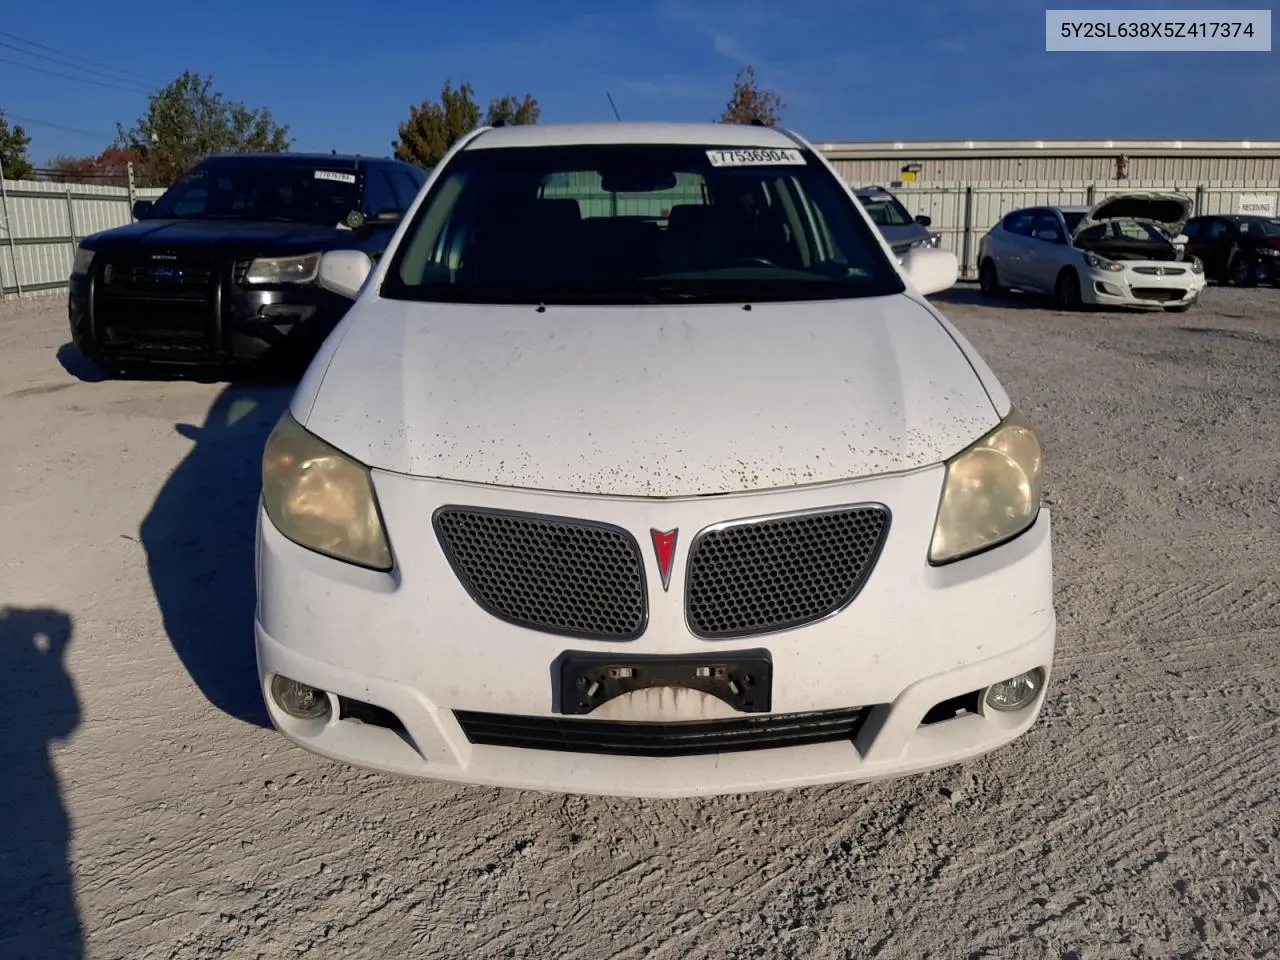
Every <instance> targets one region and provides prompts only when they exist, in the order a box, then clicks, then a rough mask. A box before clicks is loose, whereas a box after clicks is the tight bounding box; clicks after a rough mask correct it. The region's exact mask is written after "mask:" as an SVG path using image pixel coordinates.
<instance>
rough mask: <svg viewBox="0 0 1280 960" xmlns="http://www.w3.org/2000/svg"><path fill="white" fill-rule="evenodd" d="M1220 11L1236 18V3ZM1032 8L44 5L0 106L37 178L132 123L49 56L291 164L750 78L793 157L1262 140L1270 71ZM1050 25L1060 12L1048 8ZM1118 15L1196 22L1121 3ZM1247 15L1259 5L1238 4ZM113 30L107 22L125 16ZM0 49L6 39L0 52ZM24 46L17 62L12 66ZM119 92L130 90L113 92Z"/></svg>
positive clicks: (671, 105) (12, 29) (688, 116)
mask: <svg viewBox="0 0 1280 960" xmlns="http://www.w3.org/2000/svg"><path fill="white" fill-rule="evenodd" d="M1239 5H1240V4H1238V6H1239ZM1045 6H1046V4H1040V3H1035V2H1032V0H957V2H946V0H914V2H908V3H891V2H880V0H866V2H854V0H804V2H786V0H613V2H612V3H610V4H605V3H594V4H588V3H584V2H568V0H539V2H537V3H529V2H516V0H470V2H466V3H461V4H440V3H437V4H432V3H424V2H421V0H418V2H413V3H408V2H403V0H390V2H386V0H384V2H381V3H376V2H362V3H356V2H352V0H308V2H306V3H302V2H300V0H299V2H289V3H284V2H275V3H271V2H267V0H254V2H250V0H218V2H217V3H213V4H204V3H173V2H172V0H169V2H163V3H160V2H154V0H136V2H134V3H131V4H128V5H126V6H123V7H122V6H116V7H103V6H102V4H101V2H100V0H99V2H93V3H90V2H86V0H59V2H57V3H52V2H50V3H26V4H6V5H5V8H4V10H3V12H0V31H3V32H4V33H0V109H3V110H5V111H6V112H7V113H9V114H11V115H13V116H14V117H15V118H17V117H23V118H31V119H34V120H41V121H45V123H47V124H57V125H60V126H62V127H71V128H75V129H76V131H79V132H72V131H69V130H60V129H56V128H54V127H52V126H42V125H39V124H35V123H28V124H27V125H26V126H27V130H28V133H30V134H31V136H32V140H33V143H32V149H31V152H32V155H33V159H35V160H36V161H37V162H38V163H39V162H43V161H44V160H46V159H47V158H49V157H50V156H52V155H54V154H58V153H73V154H86V153H94V152H97V151H98V150H99V149H101V148H102V147H103V146H104V145H105V141H106V140H108V139H109V138H110V136H111V135H112V134H113V133H114V131H115V123H116V121H117V120H119V121H122V122H124V123H125V124H126V125H130V124H131V123H132V122H133V121H134V120H135V119H136V118H137V117H138V116H139V115H140V114H141V113H142V112H143V111H144V110H145V108H146V93H145V92H144V91H143V89H142V88H141V87H131V88H130V89H128V90H125V89H116V88H109V87H105V86H98V85H94V84H92V83H83V82H77V81H74V80H69V79H64V78H60V77H54V76H49V75H48V74H42V73H39V72H34V71H31V70H28V69H24V68H22V67H19V66H16V65H15V64H14V63H12V62H8V61H21V62H22V63H25V64H29V65H31V66H37V67H40V68H42V69H45V70H52V71H55V72H59V73H68V74H70V73H75V74H76V75H79V76H86V75H84V74H80V73H79V72H78V71H74V70H71V69H68V68H67V67H66V66H65V65H62V64H60V63H58V62H55V61H57V60H61V59H63V58H62V57H61V54H60V53H54V52H53V51H51V50H48V49H40V50H36V51H35V52H36V53H39V54H41V55H42V56H44V57H46V58H51V59H41V58H40V57H33V56H28V55H24V54H23V53H20V52H18V51H16V50H14V49H13V47H14V46H19V47H21V46H23V45H22V44H21V43H20V42H19V41H17V40H15V39H13V36H15V35H16V36H18V37H21V38H24V39H27V40H32V41H35V42H37V43H40V44H44V45H45V46H46V47H52V48H56V50H57V51H65V52H67V53H71V54H74V55H76V56H78V57H82V58H88V59H90V60H94V61H98V62H100V63H102V64H106V65H108V66H109V67H110V68H111V69H110V70H109V71H108V70H103V68H102V67H90V66H89V65H88V64H83V63H82V62H81V61H75V62H77V63H81V65H82V66H85V67H87V68H88V69H91V70H97V71H99V73H97V74H94V75H93V76H92V79H95V80H102V81H104V82H109V81H107V80H106V77H104V76H103V75H102V74H103V73H108V74H110V75H111V76H113V77H116V78H117V80H118V78H119V73H118V71H127V72H129V74H131V75H133V78H134V79H135V80H137V81H138V82H141V83H142V84H143V85H144V86H145V85H146V84H148V83H153V84H154V85H155V86H160V85H163V84H164V83H165V82H167V81H168V80H170V79H172V78H173V77H174V76H176V75H177V74H178V73H180V72H181V71H182V70H184V69H192V70H197V71H200V72H202V73H206V74H210V73H211V74H212V75H213V77H214V83H215V86H216V87H217V88H218V89H220V90H222V91H224V92H225V93H226V94H227V95H228V96H230V97H232V98H233V99H238V100H243V101H245V102H246V103H248V104H249V105H251V106H267V107H270V108H271V110H272V112H273V113H274V114H275V116H276V117H277V119H278V120H280V121H281V122H284V123H288V124H289V125H290V127H291V132H292V134H293V135H294V137H295V139H296V143H295V146H296V148H297V149H302V150H325V151H327V150H330V149H338V150H340V151H352V152H360V153H368V154H379V155H382V154H386V153H389V152H390V149H391V147H390V144H391V141H392V140H393V139H394V138H395V135H396V127H397V125H398V123H399V122H400V120H402V119H403V118H404V117H405V116H406V115H407V114H408V108H409V105H410V104H411V103H418V102H420V101H421V100H422V99H423V98H424V97H430V98H432V99H435V98H436V97H437V96H438V95H439V92H440V87H441V85H442V84H443V82H444V81H445V80H446V79H452V80H453V82H454V84H455V85H457V84H460V83H462V82H464V81H469V82H470V83H471V84H472V85H473V86H474V88H475V91H476V96H477V99H479V100H481V102H482V104H483V103H484V102H487V100H488V99H489V98H490V97H492V96H497V95H500V94H503V93H508V92H511V93H517V94H524V93H526V92H528V93H532V94H534V95H535V96H536V97H537V98H538V100H539V101H540V102H541V104H542V108H543V120H544V121H555V120H609V119H612V116H613V115H612V112H611V110H610V108H609V103H608V100H607V99H606V96H605V92H606V91H609V92H611V93H612V94H613V98H614V100H615V101H616V103H617V104H618V108H619V110H620V111H621V113H622V115H623V117H624V119H635V120H644V119H672V120H698V119H706V120H714V119H715V118H716V117H717V116H718V114H719V112H720V110H721V109H722V107H723V106H724V103H725V101H726V99H727V98H728V95H729V91H730V88H731V84H732V79H733V76H734V73H735V72H736V71H737V70H738V69H739V68H740V67H741V66H742V65H743V64H745V63H748V62H749V63H753V64H754V65H755V66H756V68H757V70H758V71H759V73H760V79H761V82H762V84H763V85H765V86H769V87H772V88H774V89H776V90H778V91H779V92H780V93H781V94H782V96H783V98H784V100H785V101H786V107H785V109H784V111H783V114H784V122H785V123H786V124H787V125H788V126H791V127H793V128H795V129H796V130H798V131H799V132H800V133H802V134H804V135H805V136H807V137H809V138H810V139H813V140H819V141H821V140H849V139H927V138H952V137H958V138H977V139H981V138H988V137H1030V138H1055V137H1116V138H1123V137H1170V138H1183V139H1195V138H1202V137H1205V138H1213V137H1230V138H1244V139H1276V138H1280V110H1278V109H1277V107H1276V100H1277V95H1278V94H1280V61H1278V60H1277V56H1278V54H1276V53H1242V54H1231V53H1213V54H1205V53H1149V54H1135V53H1097V54H1093V53H1046V52H1045V49H1044V45H1045V41H1044V16H1045ZM1054 6H1055V8H1056V7H1070V6H1071V4H1063V3H1059V4H1055V5H1054ZM1125 6H1126V7H1127V8H1129V9H1135V10H1137V9H1142V8H1145V9H1205V8H1212V7H1217V6H1220V5H1215V4H1213V3H1210V2H1207V0H1201V2H1199V3H1178V2H1176V0H1164V2H1162V3H1129V4H1126V5H1125ZM1252 6H1253V7H1254V8H1264V9H1267V8H1269V7H1267V6H1266V5H1264V4H1261V3H1257V2H1254V3H1253V4H1252ZM126 11H127V12H126ZM5 34H8V35H5ZM4 44H8V45H9V46H5V45H4ZM28 49H30V48H28ZM125 86H130V85H128V84H125Z"/></svg>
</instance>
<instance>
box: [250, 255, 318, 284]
mask: <svg viewBox="0 0 1280 960" xmlns="http://www.w3.org/2000/svg"><path fill="white" fill-rule="evenodd" d="M319 272H320V254H318V253H307V254H303V255H302V256H300V257H262V258H260V259H258V260H254V261H253V263H251V264H249V269H248V271H247V272H246V273H245V275H244V279H245V283H310V282H311V281H313V280H314V279H315V278H316V275H317V274H319Z"/></svg>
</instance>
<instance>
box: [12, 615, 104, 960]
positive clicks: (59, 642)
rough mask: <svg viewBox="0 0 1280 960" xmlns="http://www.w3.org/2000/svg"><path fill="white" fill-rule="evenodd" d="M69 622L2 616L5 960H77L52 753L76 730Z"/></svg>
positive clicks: (79, 949)
mask: <svg viewBox="0 0 1280 960" xmlns="http://www.w3.org/2000/svg"><path fill="white" fill-rule="evenodd" d="M71 634H72V621H71V617H70V616H69V615H67V614H66V613H63V612H62V611H60V610H53V609H50V608H47V607H35V608H22V607H4V606H0V698H2V701H0V702H3V703H4V710H5V712H4V718H3V719H2V720H0V770H2V771H3V776H0V877H2V878H3V882H0V957H5V958H7V960H79V958H81V957H83V956H84V947H83V937H82V931H81V923H80V915H79V913H78V912H77V910H76V898H75V888H74V886H73V883H72V874H71V866H70V861H69V855H70V849H69V844H70V839H71V825H70V821H69V819H68V817H67V812H66V809H65V808H64V807H63V804H62V793H61V789H60V787H59V783H58V775H57V772H56V771H55V769H54V766H53V759H52V757H51V755H50V747H51V746H52V744H53V743H54V742H55V741H58V740H65V739H66V738H67V737H69V736H71V734H72V733H73V732H74V731H75V729H76V727H78V726H79V724H80V700H79V697H78V696H77V694H76V688H75V683H74V682H73V681H72V679H71V676H70V675H69V674H68V673H67V670H66V667H65V666H64V664H63V658H64V655H65V654H66V651H67V648H68V647H69V646H70V644H71Z"/></svg>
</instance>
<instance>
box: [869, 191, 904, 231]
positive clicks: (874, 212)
mask: <svg viewBox="0 0 1280 960" xmlns="http://www.w3.org/2000/svg"><path fill="white" fill-rule="evenodd" d="M858 200H859V201H861V203H862V208H863V209H864V210H866V211H867V216H869V217H870V218H871V219H872V221H873V222H874V223H875V225H876V226H878V227H905V226H907V225H909V224H912V223H915V222H916V221H915V217H913V216H911V214H910V212H909V211H908V210H907V208H906V207H904V206H903V205H902V204H901V202H899V200H898V198H897V197H894V196H890V195H887V194H874V195H871V196H860V197H858Z"/></svg>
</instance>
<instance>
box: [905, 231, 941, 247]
mask: <svg viewBox="0 0 1280 960" xmlns="http://www.w3.org/2000/svg"><path fill="white" fill-rule="evenodd" d="M941 242H942V234H940V233H931V234H929V239H927V240H914V241H912V243H911V246H912V247H913V248H914V247H936V246H938V244H940V243H941Z"/></svg>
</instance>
